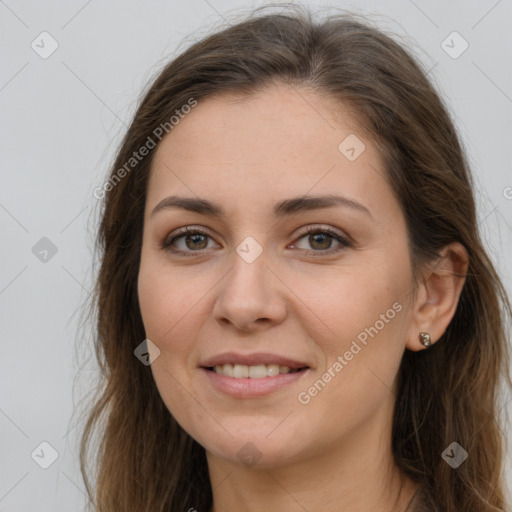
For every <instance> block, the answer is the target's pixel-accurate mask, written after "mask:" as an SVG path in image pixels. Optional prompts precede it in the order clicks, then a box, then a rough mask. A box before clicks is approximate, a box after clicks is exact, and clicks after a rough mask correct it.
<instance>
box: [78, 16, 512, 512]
mask: <svg viewBox="0 0 512 512" xmlns="http://www.w3.org/2000/svg"><path fill="white" fill-rule="evenodd" d="M100 196H101V197H104V210H103V213H102V219H101V225H100V229H99V238H98V242H99V247H100V250H101V268H100V271H99V276H98V281H97V289H96V291H97V296H96V298H95V305H96V306H97V311H98V317H97V342H96V350H97V356H98V361H99V363H100V366H101V370H102V383H103V386H102V387H101V388H99V389H100V390H99V391H98V395H97V396H96V397H95V403H94V406H93V408H92V411H91V413H90V415H89V418H88V421H87V424H86V427H85V431H84V434H83V437H82V446H81V448H82V450H81V467H82V472H83V475H84V479H85V482H86V486H87V490H88V493H89V496H90V498H91V502H92V503H94V505H95V507H96V508H97V510H99V511H105V512H106V511H108V512H113V511H133V510H137V511H152V512H154V511H157V510H161V511H164V510H166V511H167V510H168V511H171V510H172V511H178V510H189V511H192V510H197V511H207V510H210V511H214V512H220V511H223V510H227V511H233V510H251V511H260V510H268V509H269V507H270V506H272V508H273V509H276V510H280V511H292V510H293V511H295V510H307V511H309V512H314V511H318V510H322V511H324V512H325V511H339V510H350V511H351V512H363V511H369V510H372V511H376V510H379V511H382V512H388V511H389V512H391V511H396V512H398V511H405V510H409V511H419V510H428V511H446V512H460V511H472V512H476V511H491V510H492V511H504V510H505V507H506V503H505V499H506V496H505V491H506V490H505V488H504V481H503V473H502V470H503V447H502V443H503V441H504V439H503V438H502V433H501V431H500V425H499V422H498V412H499V411H498V407H497V400H498V396H497V391H498V387H499V383H500V382H501V379H502V378H503V379H505V380H506V382H507V384H509V385H510V384H511V382H510V378H509V373H508V368H509V353H508V347H507V341H506V337H505V317H506V315H507V314H510V311H511V310H510V303H509V302H508V299H507V296H506V293H505V291H504V288H503V286H502V283H501V282H500V279H499V277H498V276H497V274H496V272H495V269H494V267H493V265H492V262H491V261H490V259H489V257H488V256H487V254H486V252H485V250H484V247H483V245H482V242H481V239H480V236H479V233H478V229H477V220H476V213H475V204H474V198H473V190H472V181H471V175H470V170H469V168H468V164H467V161H466V158H465V155H464V153H463V151H462V148H461V145H460V142H459V140H458V136H457V133H456V131H455V129H454V126H453V123H452V121H451V119H450V117H449V115H448V113H447V109H446V107H445V106H444V104H443V102H442V100H441V99H440V97H439V95H438V94H437V92H436V91H435V89H434V88H433V86H432V85H431V84H430V83H429V81H428V79H427V77H426V74H425V72H424V71H423V70H422V68H421V66H420V65H419V64H418V63H417V62H416V61H415V60H414V59H413V58H412V57H411V56H410V54H409V53H408V52H407V51H406V50H405V49H404V48H402V47H401V46H400V45H398V44H397V43H396V42H394V41H393V39H391V38H390V37H389V36H387V35H385V34H383V33H382V32H381V31H379V30H377V29H376V28H373V27H371V26H369V25H368V24H367V23H365V22H361V21H359V20H357V19H356V18H355V17H352V16H346V15H341V14H340V15H336V16H331V17H329V18H328V19H326V20H322V21H317V20H314V19H313V17H312V16H311V14H310V13H309V11H308V10H307V9H304V8H297V7H295V8H293V9H292V8H288V10H287V11H286V12H282V13H280V14H275V13H267V12H266V11H263V12H256V13H252V15H251V16H249V17H248V18H247V19H246V20H243V21H242V22H239V23H237V24H235V25H233V26H230V27H229V28H226V29H224V30H221V31H218V32H217V33H215V34H213V35H211V36H209V37H207V38H205V39H203V40H202V41H199V42H198V43H196V44H194V45H193V46H191V47H190V48H189V49H188V50H186V51H185V52H184V53H183V54H181V55H180V56H178V57H177V58H176V59H174V60H173V61H172V62H170V63H169V64H168V65H167V66H166V67H165V69H164V70H163V71H162V72H161V73H160V74H159V76H158V77H157V78H156V79H155V80H154V82H153V83H152V84H151V87H150V88H149V90H148V91H147V92H146V94H145V97H144V98H143V100H142V102H141V104H140V106H139V108H138V110H137V112H136V114H135V116H134V119H133V121H132V124H131V125H130V127H129V129H128V131H127V134H126V136H125V138H124V141H123V143H122V145H121V147H120V149H119V151H118V153H117V157H116V161H115V164H114V166H113V167H112V171H111V174H110V177H109V180H108V181H107V182H106V183H105V185H104V186H103V187H101V193H100ZM100 419H104V421H100ZM95 428H98V429H100V440H101V444H100V445H99V447H98V454H97V455H98V458H97V464H96V466H95V469H96V473H95V475H96V476H97V480H96V482H95V484H94V488H93V484H92V483H91V481H90V479H89V477H88V472H89V469H88V465H87V462H88V457H87V456H88V452H89V449H90V443H91V440H92V433H93V431H94V429H95Z"/></svg>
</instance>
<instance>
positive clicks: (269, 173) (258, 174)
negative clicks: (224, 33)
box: [148, 85, 390, 207]
mask: <svg viewBox="0 0 512 512" xmlns="http://www.w3.org/2000/svg"><path fill="white" fill-rule="evenodd" d="M354 157H355V158H354ZM382 187H384V188H386V187H387V188H388V189H389V187H388V185H387V183H386V181H385V180H384V171H383V168H382V164H381V159H380V154H379V151H378V149H377V147H376V146H375V145H374V144H373V142H372V141H371V140H370V139H369V138H368V136H367V135H366V132H365V131H363V129H362V127H361V123H360V120H359V119H358V117H357V115H356V114H355V112H354V110H353V109H352V108H351V106H350V105H348V104H346V105H345V104H340V103H339V102H335V101H334V100H333V99H331V98H328V97H326V96H322V95H320V94H319V93H317V92H315V91H312V90H311V89H303V88H298V87H292V86H286V85H279V86H277V85H276V86H272V87H268V88H265V89H262V90H260V91H259V92H257V93H255V94H252V95H244V96H241V95H225V94H223V95H216V96H214V97H210V98H207V99H205V100H201V101H199V102H198V105H197V106H196V107H195V108H194V109H193V110H192V111H191V112H190V114H188V115H186V116H184V118H182V119H181V120H180V122H179V124H178V125H176V126H175V127H174V128H173V130H172V131H171V132H170V133H169V134H168V135H167V136H166V137H165V138H164V139H163V140H162V142H161V143H160V144H159V146H158V148H157V150H156V154H155V157H154V160H153V165H152V170H151V177H150V184H149V189H148V205H150V206H151V204H154V203H155V202H156V201H159V200H161V199H162V198H163V197H165V195H168V194H170V193H173V194H174V193H178V194H179V193H182V194H186V195H187V196H190V195H194V194H195V195H197V196H200V197H204V196H206V195H208V196H210V197H211V198H212V199H217V200H218V201H220V202H226V200H227V199H228V198H229V200H230V201H236V200H237V198H240V200H241V201H242V200H243V201H245V202H246V205H245V206H246V207H249V205H248V204H247V200H250V201H251V204H254V203H255V202H257V200H258V199H262V200H263V199H264V198H273V199H277V198H282V197H289V196H292V195H304V194H308V193H309V191H311V192H315V193H333V192H339V193H344V194H345V195H349V196H358V198H359V199H358V200H360V201H361V202H363V201H365V200H366V201H367V202H369V203H372V202H375V200H376V199H375V197H372V195H373V196H375V192H379V188H382ZM313 189H314V190H313ZM372 191H373V192H372ZM381 192H382V191H381ZM384 192H385V193H389V192H390V191H389V190H384Z"/></svg>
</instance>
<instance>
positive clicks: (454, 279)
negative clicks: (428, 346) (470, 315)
mask: <svg viewBox="0 0 512 512" xmlns="http://www.w3.org/2000/svg"><path fill="white" fill-rule="evenodd" d="M468 265H469V257H468V253H467V250H466V248H465V247H464V246H463V245H462V244H460V243H458V242H452V243H451V244H448V245H446V246H445V247H443V249H442V250H441V251H440V253H439V258H438V259H436V260H435V261H434V262H431V263H430V264H429V265H427V266H426V268H425V271H424V274H423V280H422V282H421V283H420V284H419V285H418V289H417V293H416V297H415V301H414V304H413V309H412V313H411V315H412V316H411V327H410V331H409V334H408V337H407V348H408V349H409V350H412V351H418V350H421V349H424V348H425V346H424V345H423V344H422V343H421V341H420V339H419V334H420V332H428V333H429V334H430V337H431V338H432V343H435V342H436V341H437V340H438V339H439V338H440V337H441V336H442V335H443V333H444V332H445V330H446V328H447V327H448V325H449V324H450V322H451V320H452V318H453V315H454V314H455V311H456V309H457V304H458V303H459V297H460V294H461V292H462V288H463V287H464V283H465V281H466V272H467V270H468Z"/></svg>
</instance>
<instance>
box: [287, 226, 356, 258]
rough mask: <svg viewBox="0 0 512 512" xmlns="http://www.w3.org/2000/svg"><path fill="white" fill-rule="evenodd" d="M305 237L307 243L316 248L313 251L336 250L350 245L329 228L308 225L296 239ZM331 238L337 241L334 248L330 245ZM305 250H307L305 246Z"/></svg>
mask: <svg viewBox="0 0 512 512" xmlns="http://www.w3.org/2000/svg"><path fill="white" fill-rule="evenodd" d="M306 237H307V241H308V243H309V245H310V246H312V247H313V249H318V250H316V251H315V252H329V253H330V252H337V251H339V250H341V249H342V248H343V247H350V245H351V244H350V242H349V241H348V240H347V239H346V238H345V237H344V236H343V235H341V234H340V233H338V232H337V231H334V230H332V229H329V228H318V227H314V226H313V227H310V228H308V230H307V233H306V234H304V235H302V236H300V237H299V238H298V240H300V239H302V238H306ZM333 239H334V240H336V241H337V242H338V246H337V247H335V248H332V247H331V244H332V240H333ZM294 245H295V244H294ZM306 250H308V251H309V249H307V248H306Z"/></svg>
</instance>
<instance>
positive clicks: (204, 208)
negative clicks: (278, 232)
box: [151, 194, 373, 219]
mask: <svg viewBox="0 0 512 512" xmlns="http://www.w3.org/2000/svg"><path fill="white" fill-rule="evenodd" d="M334 206H342V207H345V208H351V209H352V210H356V211H358V212H361V213H364V214H365V215H368V216H369V217H372V218H373V216H372V214H371V213H370V211H369V210H368V208H366V207H365V206H364V205H362V204H361V203H358V202H357V201H355V200H353V199H350V198H348V197H345V196H340V195H334V194H329V195H323V196H298V197H292V198H290V199H285V200H283V201H280V202H278V203H276V204H275V205H274V209H273V215H274V217H275V218H282V217H287V216H290V215H293V214H294V213H297V212H302V211H307V210H319V209H322V208H332V207H334ZM173 208H178V209H181V210H187V211H190V212H195V213H200V214H202V215H210V216H212V217H216V218H219V219H224V218H226V213H225V211H224V209H223V207H222V206H221V205H220V204H218V203H214V202H211V201H208V200H206V199H202V198H194V197H179V196H169V197H166V198H165V199H162V201H160V202H159V203H158V204H157V205H156V206H155V208H154V209H153V211H152V212H151V217H153V216H154V215H155V214H156V213H158V212H159V211H162V210H167V209H173Z"/></svg>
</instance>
